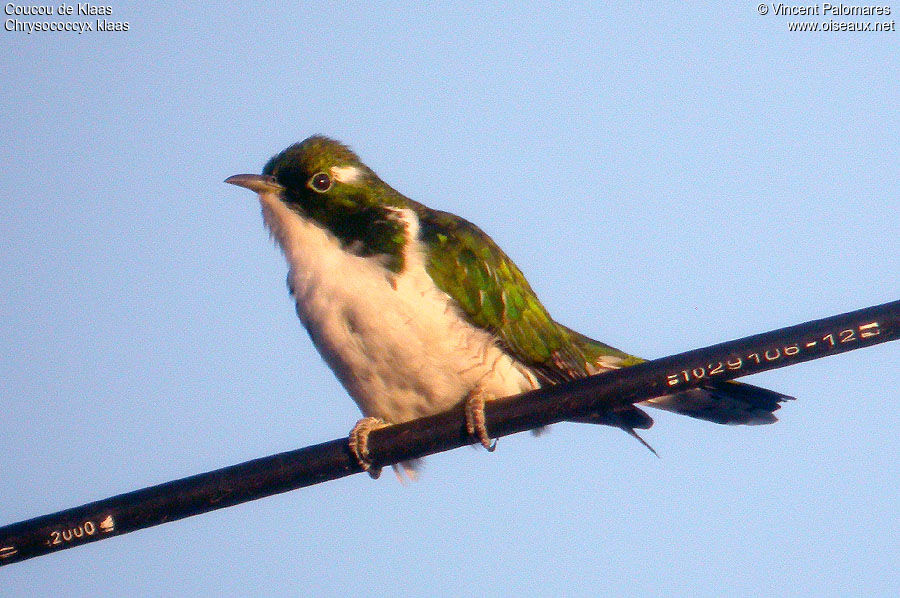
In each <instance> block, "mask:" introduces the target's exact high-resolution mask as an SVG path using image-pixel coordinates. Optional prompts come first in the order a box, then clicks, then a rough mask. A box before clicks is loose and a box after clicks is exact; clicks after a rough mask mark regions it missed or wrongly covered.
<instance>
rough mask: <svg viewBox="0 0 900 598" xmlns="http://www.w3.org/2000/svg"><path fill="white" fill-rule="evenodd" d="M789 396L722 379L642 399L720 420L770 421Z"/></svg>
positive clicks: (747, 422)
mask: <svg viewBox="0 0 900 598" xmlns="http://www.w3.org/2000/svg"><path fill="white" fill-rule="evenodd" d="M793 398H794V397H789V396H787V395H783V394H781V393H778V392H775V391H773V390H768V389H766V388H760V387H759V386H753V385H752V384H744V383H742V382H734V381H731V380H729V381H727V382H720V383H718V384H713V385H709V386H704V387H701V388H695V389H692V390H686V391H684V392H679V393H675V394H671V395H665V396H662V397H657V398H655V399H650V400H649V401H644V402H643V403H640V405H641V406H647V407H655V408H657V409H665V410H666V411H672V412H674V413H680V414H681V415H687V416H688V417H694V418H697V419H705V420H706V421H711V422H715V423H717V424H732V425H738V424H745V425H757V424H771V423H772V422H775V421H778V418H777V417H775V414H774V413H773V412H774V411H776V410H778V408H779V407H781V403H782V402H784V401H791V400H793Z"/></svg>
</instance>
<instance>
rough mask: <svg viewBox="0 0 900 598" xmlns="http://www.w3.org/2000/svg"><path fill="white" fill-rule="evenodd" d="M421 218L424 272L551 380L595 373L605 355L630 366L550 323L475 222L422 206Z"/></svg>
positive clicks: (612, 351)
mask: <svg viewBox="0 0 900 598" xmlns="http://www.w3.org/2000/svg"><path fill="white" fill-rule="evenodd" d="M419 217H420V231H421V240H422V242H423V243H424V244H425V245H426V247H427V248H428V260H427V269H428V274H429V275H430V276H431V278H432V279H433V280H434V282H435V284H436V285H437V286H438V287H439V288H440V289H441V290H443V291H444V292H446V293H447V294H448V295H450V296H451V297H452V298H453V299H455V300H456V302H457V303H458V304H459V306H460V308H461V309H462V311H463V312H464V313H465V315H466V316H467V317H468V319H469V320H470V321H471V322H472V323H473V324H475V325H476V326H479V327H481V328H484V329H487V330H490V331H492V332H494V333H495V334H496V335H497V336H498V337H499V342H500V343H502V345H503V346H504V348H505V349H506V350H507V351H509V352H510V353H511V354H512V355H513V356H514V357H516V359H518V360H519V361H522V362H523V363H525V364H527V365H529V366H531V367H533V368H534V369H535V370H536V371H537V372H538V373H539V374H541V375H542V376H543V377H544V378H546V379H548V380H553V381H559V380H565V379H571V378H579V377H582V376H585V375H587V374H590V373H593V372H594V371H598V370H597V368H596V367H595V364H597V363H598V360H599V361H600V362H602V360H603V358H607V359H610V360H615V361H616V367H619V366H621V365H631V363H628V364H626V363H622V362H624V361H625V360H627V359H629V358H630V356H629V355H627V354H626V353H623V352H621V351H618V350H616V349H614V348H612V347H609V346H607V345H604V344H602V343H598V342H596V341H592V340H591V339H589V338H587V337H585V336H582V335H580V334H578V333H577V332H574V331H572V330H569V329H568V328H566V327H565V326H561V325H560V324H557V323H556V322H554V321H553V319H552V318H551V317H550V314H548V313H547V310H546V309H545V308H544V306H543V305H542V304H541V302H540V300H539V299H538V298H537V295H535V293H534V291H533V290H532V289H531V286H530V285H529V284H528V281H527V280H526V279H525V276H524V275H523V274H522V272H521V271H520V270H519V268H518V267H517V266H516V265H515V264H514V263H513V261H512V260H511V259H510V258H509V257H508V256H507V255H506V254H505V253H503V251H502V250H501V249H500V248H499V247H498V246H497V244H496V243H494V241H493V240H491V238H490V237H489V236H487V235H486V234H485V233H484V232H482V231H481V229H479V228H478V227H477V226H475V225H474V224H472V223H470V222H468V221H466V220H464V219H462V218H460V217H458V216H455V215H453V214H449V213H446V212H439V211H436V210H429V209H424V210H423V211H422V212H420V214H419ZM600 369H603V368H602V367H601V368H600Z"/></svg>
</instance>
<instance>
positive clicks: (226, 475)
mask: <svg viewBox="0 0 900 598" xmlns="http://www.w3.org/2000/svg"><path fill="white" fill-rule="evenodd" d="M898 337H900V301H893V302H890V303H885V304H883V305H877V306H873V307H869V308H866V309H861V310H858V311H854V312H849V313H846V314H841V315H837V316H832V317H830V318H824V319H822V320H815V321H812V322H807V323H805V324H798V325H796V326H790V327H788V328H781V329H779V330H774V331H772V332H766V333H763V334H757V335H754V336H749V337H745V338H741V339H737V340H733V341H729V342H726V343H721V344H718V345H713V346H711V347H705V348H702V349H695V350H693V351H688V352H686V353H681V354H679V355H673V356H671V357H664V358H662V359H656V360H654V361H648V362H646V363H642V364H639V365H636V366H633V367H629V368H625V369H621V370H616V371H612V372H607V373H604V374H599V375H597V376H591V377H589V378H583V379H580V380H575V381H573V382H568V383H565V384H559V385H557V386H550V387H547V388H542V389H539V390H535V391H531V392H528V393H525V394H522V395H518V396H515V397H508V398H505V399H500V400H496V401H490V402H488V403H487V405H486V407H485V415H486V417H487V422H488V427H489V429H490V432H491V435H492V436H494V437H499V436H506V435H509V434H515V433H516V432H522V431H525V430H529V429H533V428H537V427H540V426H545V425H548V424H552V423H556V422H559V421H563V420H567V419H573V418H578V417H579V416H585V415H588V414H596V413H604V412H606V411H608V410H609V409H611V408H613V407H615V406H617V405H623V404H631V403H638V402H641V401H644V400H647V399H650V398H653V397H658V396H661V395H665V394H669V393H671V392H676V391H680V390H687V389H689V388H693V387H696V386H700V385H702V384H705V383H708V382H710V381H721V380H729V379H731V378H737V377H739V376H746V375H748V374H754V373H758V372H762V371H765V370H770V369H774V368H779V367H784V366H787V365H793V364H795V363H800V362H803V361H808V360H810V359H818V358H820V357H825V356H827V355H834V354H837V353H842V352H844V351H850V350H852V349H859V348H862V347H867V346H870V345H875V344H878V343H883V342H887V341H891V340H895V339H897V338H898ZM472 442H473V439H472V438H471V437H470V436H469V435H468V433H467V432H466V426H465V417H464V415H463V411H462V408H459V409H455V410H452V411H449V412H447V413H441V414H439V415H434V416H431V417H426V418H422V419H418V420H415V421H411V422H407V423H405V424H399V425H394V426H388V427H386V428H381V429H378V430H375V431H373V432H372V434H371V436H370V437H369V452H370V455H371V457H372V460H373V462H374V463H375V464H376V465H389V464H392V463H398V462H400V461H405V460H409V459H414V458H417V457H424V456H425V455H430V454H433V453H437V452H441V451H447V450H450V449H454V448H458V447H460V446H464V445H468V444H471V443H472ZM360 471H361V468H360V466H359V465H358V463H357V462H356V459H355V458H354V457H353V455H352V454H351V452H350V450H349V448H348V445H347V439H346V438H340V439H337V440H332V441H330V442H325V443H322V444H318V445H315V446H310V447H306V448H302V449H299V450H295V451H289V452H286V453H280V454H278V455H272V456H270V457H263V458H261V459H255V460H253V461H247V462H245V463H240V464H238V465H232V466H230V467H225V468H223V469H218V470H215V471H210V472H207V473H201V474H198V475H195V476H191V477H188V478H183V479H180V480H175V481H172V482H167V483H165V484H159V485H157V486H151V487H149V488H144V489H142V490H135V491H134V492H129V493H127V494H120V495H118V496H113V497H111V498H107V499H104V500H99V501H96V502H92V503H88V504H86V505H82V506H80V507H75V508H72V509H66V510H64V511H59V512H58V513H53V514H50V515H43V516H41V517H36V518H34V519H29V520H27V521H21V522H19V523H13V524H11V525H7V526H5V527H2V528H0V565H5V564H9V563H14V562H18V561H22V560H25V559H28V558H32V557H35V556H40V555H43V554H47V553H50V552H54V551H57V550H62V549H65V548H71V547H73V546H79V545H81V544H85V543H87V542H94V541H96V540H102V539H104V538H108V537H111V536H116V535H119V534H125V533H128V532H131V531H134V530H138V529H142V528H145V527H151V526H153V525H158V524H160V523H166V522H168V521H174V520H176V519H181V518H183V517H190V516H191V515H197V514H199V513H205V512H207V511H212V510H215V509H221V508H223V507H228V506H231V505H235V504H238V503H242V502H246V501H250V500H254V499H257V498H262V497H264V496H270V495H272V494H277V493H280V492H287V491H288V490H293V489H296V488H301V487H303V486H309V485H312V484H317V483H319V482H324V481H327V480H333V479H335V478H339V477H343V476H346V475H350V474H353V473H358V472H360Z"/></svg>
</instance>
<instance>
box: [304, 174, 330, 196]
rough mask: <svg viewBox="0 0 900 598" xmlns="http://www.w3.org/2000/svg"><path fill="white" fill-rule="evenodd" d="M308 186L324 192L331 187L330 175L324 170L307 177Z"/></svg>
mask: <svg viewBox="0 0 900 598" xmlns="http://www.w3.org/2000/svg"><path fill="white" fill-rule="evenodd" d="M309 186H310V187H312V188H313V190H314V191H318V192H319V193H325V192H326V191H328V190H329V189H331V177H330V176H328V175H327V174H325V173H324V172H320V173H318V174H314V175H313V178H311V179H309Z"/></svg>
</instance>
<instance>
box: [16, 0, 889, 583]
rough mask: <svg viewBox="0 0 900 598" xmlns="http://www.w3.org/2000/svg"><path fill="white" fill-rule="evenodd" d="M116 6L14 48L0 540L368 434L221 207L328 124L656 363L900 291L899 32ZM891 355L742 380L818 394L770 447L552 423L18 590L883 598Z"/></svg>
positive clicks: (672, 17) (526, 7)
mask: <svg viewBox="0 0 900 598" xmlns="http://www.w3.org/2000/svg"><path fill="white" fill-rule="evenodd" d="M52 4H54V6H55V5H56V3H52ZM110 6H111V7H112V9H113V15H112V16H109V17H107V19H108V20H113V21H127V22H128V23H129V31H127V32H109V33H102V32H91V33H86V34H83V35H78V34H76V33H40V34H32V35H28V34H26V33H23V32H9V31H2V30H0V49H2V52H0V65H2V71H0V72H2V73H3V85H2V90H0V108H2V114H3V115H4V117H3V119H2V120H0V133H2V139H3V142H2V143H0V158H2V163H3V164H4V171H5V176H3V177H2V179H0V190H2V199H3V201H2V204H0V213H2V218H0V234H2V239H3V251H2V252H0V286H2V289H0V343H2V344H0V346H2V347H3V348H4V350H3V351H2V352H0V371H2V376H0V397H2V399H0V400H2V404H3V419H2V424H0V523H2V524H6V523H12V522H14V521H18V520H21V519H26V518H30V517H33V516H37V515H41V514H44V513H48V512H53V511H56V510H59V509H63V508H67V507H71V506H75V505H79V504H82V503H85V502H89V501H92V500H96V499H100V498H104V497H107V496H110V495H114V494H118V493H122V492H126V491H129V490H133V489H136V488H140V487H144V486H148V485H152V484H157V483H160V482H164V481H168V480H170V479H174V478H180V477H183V476H187V475H191V474H194V473H198V472H201V471H207V470H210V469H215V468H218V467H222V466H225V465H229V464H232V463H236V462H239V461H244V460H247V459H251V458H255V457H259V456H263V455H268V454H271V453H275V452H280V451H285V450H290V449H292V448H296V447H300V446H305V445H309V444H313V443H317V442H321V441H324V440H330V439H333V438H337V437H339V436H343V435H346V434H347V432H348V431H349V429H350V428H351V426H352V425H353V423H354V422H355V421H356V419H357V418H358V417H359V414H358V411H357V409H356V406H355V405H354V404H353V402H352V401H351V400H350V399H349V398H348V397H347V395H346V393H345V392H344V391H343V389H342V388H341V387H340V385H339V384H338V382H337V381H336V379H335V378H334V376H333V375H332V374H331V372H330V371H329V370H328V369H327V367H326V366H325V365H324V363H323V362H322V361H321V360H320V358H319V357H318V355H317V354H316V352H315V350H314V349H313V347H312V345H311V343H310V342H309V340H308V338H307V336H306V333H305V332H304V330H303V329H302V327H301V325H300V323H299V322H298V321H297V319H296V317H295V315H294V310H293V307H292V304H291V302H290V300H289V298H288V296H287V293H286V289H285V284H284V278H285V274H286V268H285V265H284V263H283V259H282V257H281V256H280V254H279V252H278V251H277V249H276V248H275V247H274V246H273V244H272V243H271V242H270V241H269V240H268V238H267V234H266V232H265V231H264V229H263V226H262V223H261V219H260V216H259V208H258V204H257V203H256V201H255V199H254V198H253V196H252V195H251V194H249V193H247V192H246V191H244V190H241V189H238V188H235V187H231V186H229V185H225V184H223V182H222V181H223V179H224V178H226V177H227V176H229V175H231V174H236V173H243V172H257V171H259V170H260V169H261V167H262V165H263V164H264V163H265V161H266V160H267V159H268V158H269V157H270V156H271V155H272V154H274V153H276V152H277V151H279V150H281V149H282V148H283V147H285V146H287V145H288V144H290V143H292V142H295V141H298V140H300V139H303V138H305V137H307V136H308V135H311V134H314V133H324V134H328V135H331V136H334V137H337V138H338V139H341V140H343V141H345V142H346V143H348V144H350V145H351V146H352V147H353V148H354V149H356V150H357V152H358V153H359V154H360V155H361V156H362V158H363V159H364V160H365V161H366V162H367V163H368V164H369V165H370V166H371V167H372V168H373V169H374V170H375V171H376V172H378V173H379V174H380V175H381V176H382V177H383V178H384V179H385V180H386V181H388V182H389V183H390V184H391V185H392V186H394V187H395V188H397V189H399V190H400V191H402V192H404V193H405V194H407V195H408V196H410V197H412V198H414V199H417V200H419V201H422V202H424V203H426V204H428V205H430V206H432V207H436V208H440V209H444V210H449V211H452V212H455V213H458V214H460V215H462V216H464V217H466V218H468V219H470V220H472V221H474V222H476V223H477V224H479V225H480V226H481V227H482V228H483V229H485V230H486V231H487V232H488V233H489V234H491V235H492V236H493V237H494V239H495V240H497V241H498V243H500V245H501V246H502V247H504V249H505V250H506V251H507V253H509V255H510V256H512V257H513V259H515V260H516V262H517V263H518V264H519V266H520V267H521V268H522V270H523V271H524V272H525V274H526V275H527V276H528V277H529V279H530V281H531V283H532V286H533V287H534V288H535V289H536V290H537V292H538V293H539V295H540V296H541V298H542V299H543V301H544V303H545V304H546V305H547V307H548V308H549V309H550V311H551V313H553V314H554V316H555V317H556V319H558V320H560V321H561V322H563V323H566V324H568V325H570V326H572V327H573V328H576V329H578V330H579V331H581V332H584V333H585V334H588V335H590V336H593V337H596V338H599V339H601V340H603V341H606V342H608V343H610V344H612V345H614V346H618V347H621V348H623V349H625V350H629V351H631V352H634V353H637V354H639V355H642V356H645V357H661V356H664V355H668V354H671V353H677V352H681V351H684V350H687V349H692V348H695V347H699V346H703V345H707V344H712V343H715V342H719V341H723V340H728V339H732V338H737V337H740V336H744V335H747V334H752V333H756V332H761V331H765V330H769V329H773V328H777V327H780V326H786V325H790V324H795V323H799V322H802V321H806V320H810V319H815V318H819V317H825V316H829V315H832V314H836V313H841V312H845V311H850V310H853V309H858V308H861V307H865V306H868V305H873V304H876V303H882V302H885V301H890V300H894V299H897V298H898V295H900V293H898V291H900V274H898V273H900V243H898V239H900V216H898V213H900V201H898V188H900V113H898V111H897V98H898V97H900V62H898V59H897V57H898V50H900V38H898V37H897V36H898V35H900V34H898V33H897V32H884V33H849V32H843V33H803V34H801V33H791V32H789V31H788V22H789V21H790V20H791V19H789V18H787V17H778V16H774V15H773V14H772V12H770V13H769V14H768V15H766V16H761V15H760V14H759V13H758V11H757V5H756V3H743V2H742V3H692V4H690V5H684V4H681V3H652V4H649V3H648V4H645V5H642V6H639V7H635V6H632V5H623V6H621V7H609V6H603V5H600V4H598V3H584V4H572V5H570V6H569V7H566V8H562V7H559V6H553V7H551V6H549V5H538V4H530V3H510V4H507V5H502V6H500V5H498V6H496V7H494V8H478V9H476V8H469V9H461V8H457V7H455V6H454V3H436V4H429V5H427V6H426V5H406V4H392V3H388V4H385V5H384V6H383V7H382V8H380V9H379V10H375V9H373V8H371V5H370V4H369V3H333V4H329V3H301V4H300V5H288V4H285V5H280V6H277V7H275V8H261V7H243V6H230V5H224V4H223V5H219V4H216V3H204V4H197V5H196V6H194V7H188V8H177V9H176V8H160V7H158V6H151V5H145V4H143V3H140V4H132V3H126V2H115V3H111V4H110ZM892 11H895V12H897V11H900V6H898V7H892ZM4 18H8V17H6V16H5V15H4ZM19 18H20V19H21V20H32V21H34V20H41V19H40V18H34V17H19ZM891 18H895V15H891V16H890V17H887V18H885V19H881V18H878V19H875V18H871V19H866V20H871V21H875V20H890V19H891ZM829 19H830V17H818V18H816V19H813V20H818V21H820V22H827V21H828V20H829ZM833 19H834V20H858V18H857V19H851V18H849V17H834V18H833ZM43 20H47V19H43ZM56 20H59V19H56ZM66 20H70V21H72V20H83V19H82V18H74V17H68V18H66ZM89 20H90V19H89ZM898 357H900V348H898V346H897V345H896V344H887V345H881V346H879V347H875V348H871V349H866V350H861V351H855V352H851V353H848V354H845V355H842V356H837V357H831V358H827V359H823V360H817V361H814V362H810V363H807V364H802V365H798V366H794V367H791V368H786V369H782V370H778V371H775V372H770V373H767V374H763V375H758V376H755V377H753V378H752V380H751V381H752V382H754V383H756V384H760V385H765V386H769V387H772V388H776V389H778V390H780V391H783V392H785V393H786V394H790V395H793V396H796V397H797V398H798V400H797V401H796V402H794V403H791V404H788V405H786V406H785V407H784V408H783V409H782V410H781V411H780V416H781V421H780V422H779V423H777V424H775V425H773V426H762V427H750V428H748V427H745V428H739V427H723V426H716V425H714V424H709V423H704V422H699V421H694V420H690V419H686V418H681V417H678V416H675V415H670V414H666V413H659V412H654V417H655V419H656V426H655V427H654V428H653V429H652V430H650V431H648V432H647V434H646V438H647V440H648V441H649V442H650V443H651V444H653V445H654V447H655V448H656V449H657V450H658V451H659V452H660V455H661V457H662V458H661V459H656V458H654V457H653V456H652V455H651V454H650V453H649V452H647V451H646V450H645V449H643V448H642V447H641V446H640V445H638V443H636V442H634V441H633V440H631V439H629V438H628V437H627V436H626V435H624V434H622V433H621V432H619V431H617V430H613V429H610V428H600V427H589V426H583V425H582V426H578V425H573V424H563V425H557V426H554V427H553V429H552V430H551V431H550V433H548V434H546V435H544V436H542V437H540V438H533V437H532V436H530V435H528V434H521V435H518V436H514V437H510V438H505V439H503V440H501V442H500V444H499V448H498V450H497V452H495V453H493V454H487V453H485V452H484V451H481V450H470V449H463V450H457V451H453V452H450V453H445V454H442V455H438V456H435V457H432V458H430V459H429V460H428V461H427V463H426V469H425V471H424V475H423V478H422V480H421V481H420V482H418V483H416V484H414V485H411V486H406V487H404V486H401V485H400V484H398V483H396V481H395V480H394V479H393V478H392V476H390V475H386V476H383V477H382V479H380V480H378V481H372V480H370V479H369V478H368V477H366V476H353V477H351V478H346V479H342V480H337V481H334V482H331V483H327V484H322V485H319V486H316V487H313V488H308V489H304V490H300V491H297V492H292V493H288V494H284V495H280V496H277V497H273V498H269V499H265V500H261V501H257V502H254V503H250V504H245V505H241V506H238V507H234V508H230V509H225V510H222V511H218V512H216V513H211V514H207V515H203V516H199V517H193V518H190V519H187V520H182V521H179V522H175V523H170V524H166V525H163V526H159V527H155V528H151V529H149V530H144V531H140V532H136V533H132V534H129V535H126V536H122V537H119V538H114V539H109V540H106V541H103V542H98V543H95V544H92V545H89V546H84V547H80V548H76V549H73V550H67V551H63V552H60V553H56V554H53V555H49V556H46V557H42V558H38V559H33V560H31V561H28V562H24V563H20V564H16V565H13V566H11V567H4V568H3V569H2V570H0V587H2V588H3V594H4V595H5V596H42V595H51V594H55V595H67V596H98V595H99V596H121V595H139V596H172V595H185V596H187V595H190V596H221V595H226V596H227V595H234V596H237V595H259V596H276V595H277V596H290V595H297V596H300V595H308V592H312V593H313V594H315V595H321V596H346V595H349V594H355V595H399V594H401V593H402V594H405V595H458V594H473V595H488V596H499V595H521V596H542V595H552V594H558V595H572V596H591V595H596V594H598V593H600V594H602V593H609V594H614V595H620V596H648V595H669V596H672V595H675V596H677V595H684V596H687V595H690V596H749V595H760V594H763V595H765V594H768V595H781V596H827V595H832V596H838V595H841V596H846V595H888V594H892V593H893V594H895V593H897V592H898V591H900V573H898V571H897V567H896V563H897V561H898V558H900V522H898V516H897V504H898V503H900V491H898V483H897V482H898V474H900V467H898V465H897V463H898V457H900V441H898V440H897V435H896V430H897V429H898V427H900V415H898V410H897V408H896V404H897V388H898V387H900V368H898V367H897V362H898Z"/></svg>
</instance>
